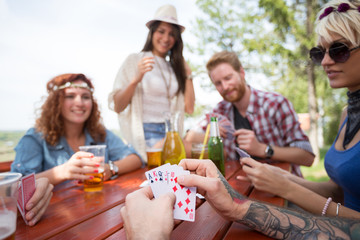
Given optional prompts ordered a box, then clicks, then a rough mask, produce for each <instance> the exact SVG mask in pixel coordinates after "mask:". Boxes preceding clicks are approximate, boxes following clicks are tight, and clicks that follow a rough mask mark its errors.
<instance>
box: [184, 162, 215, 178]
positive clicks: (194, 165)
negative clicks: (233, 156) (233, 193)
mask: <svg viewBox="0 0 360 240" xmlns="http://www.w3.org/2000/svg"><path fill="white" fill-rule="evenodd" d="M179 166H181V167H183V169H184V170H190V171H195V172H196V174H197V175H201V176H204V177H212V176H207V175H206V174H209V173H210V174H211V175H214V174H215V175H214V177H216V176H217V175H216V173H217V168H216V166H215V164H214V163H213V162H212V161H211V160H196V159H183V160H181V161H180V163H179Z"/></svg>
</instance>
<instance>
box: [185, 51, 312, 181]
mask: <svg viewBox="0 0 360 240" xmlns="http://www.w3.org/2000/svg"><path fill="white" fill-rule="evenodd" d="M206 68H207V70H208V74H209V77H210V79H211V81H212V83H213V84H214V85H215V87H216V89H217V91H218V92H219V93H220V95H221V96H222V97H223V101H221V102H220V103H218V105H217V106H216V107H215V108H214V109H213V111H212V113H211V114H215V116H218V119H219V127H220V133H221V136H222V137H223V140H224V141H223V142H224V150H225V152H226V154H227V159H230V160H237V159H239V157H238V156H237V155H236V151H235V147H236V145H237V146H238V147H239V148H240V149H242V150H245V151H246V152H247V153H249V154H250V155H251V157H253V158H255V159H268V160H270V159H271V160H276V161H283V162H289V163H291V165H292V172H293V173H294V174H296V175H298V176H302V175H301V172H300V167H299V165H304V166H311V165H312V163H313V161H314V154H313V152H312V148H311V145H310V143H309V140H308V137H307V136H306V135H305V133H304V132H303V131H302V130H301V128H300V123H299V121H298V119H297V116H296V112H295V111H294V109H293V107H292V104H291V103H290V102H289V101H288V100H287V99H286V98H285V97H283V96H282V95H280V94H277V93H271V92H264V91H260V90H257V89H255V88H253V87H251V86H249V85H248V84H247V83H246V80H245V71H244V68H243V67H242V65H241V62H240V60H239V58H238V56H237V55H236V53H234V52H228V51H222V52H218V53H215V54H214V55H213V56H212V57H211V58H210V60H209V61H208V63H207V64H206ZM208 123H209V118H208V117H206V118H205V119H204V120H202V121H201V122H200V123H199V126H198V127H197V128H196V129H192V130H190V131H189V132H188V134H187V136H186V138H185V140H187V141H189V142H202V141H203V139H204V136H205V130H206V127H207V125H208Z"/></svg>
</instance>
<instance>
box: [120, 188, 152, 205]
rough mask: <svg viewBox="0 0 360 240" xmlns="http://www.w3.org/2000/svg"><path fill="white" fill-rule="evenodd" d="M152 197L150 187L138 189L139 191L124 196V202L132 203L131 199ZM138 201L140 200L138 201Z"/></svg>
mask: <svg viewBox="0 0 360 240" xmlns="http://www.w3.org/2000/svg"><path fill="white" fill-rule="evenodd" d="M153 198H154V195H153V192H152V190H151V188H150V186H147V187H144V188H140V189H139V190H136V191H134V192H132V193H129V194H128V195H127V196H126V202H132V201H131V199H144V200H145V199H148V200H150V199H153ZM139 201H140V200H139Z"/></svg>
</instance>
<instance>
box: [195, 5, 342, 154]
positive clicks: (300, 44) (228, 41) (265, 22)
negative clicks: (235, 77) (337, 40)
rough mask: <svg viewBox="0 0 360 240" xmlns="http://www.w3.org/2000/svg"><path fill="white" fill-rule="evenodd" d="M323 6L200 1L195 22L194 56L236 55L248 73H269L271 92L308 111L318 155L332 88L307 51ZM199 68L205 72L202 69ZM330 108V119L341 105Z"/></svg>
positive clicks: (310, 134)
mask: <svg viewBox="0 0 360 240" xmlns="http://www.w3.org/2000/svg"><path fill="white" fill-rule="evenodd" d="M323 3H324V2H323V1H321V0H302V1H301V0H258V1H245V0H237V1H234V0H197V1H196V4H197V6H198V7H199V9H200V10H201V11H202V12H203V14H202V15H201V16H200V17H198V18H197V19H196V22H195V29H196V31H194V32H193V33H194V35H195V36H196V37H197V38H198V40H199V44H198V45H197V46H195V47H194V46H191V51H192V52H193V53H195V54H198V55H201V56H204V57H205V58H206V59H209V57H210V56H211V55H212V54H213V53H214V52H217V51H221V50H231V51H234V52H236V53H238V55H239V58H240V59H241V61H242V63H243V65H244V68H245V69H246V72H253V73H263V74H265V75H266V76H267V77H268V79H269V80H270V81H271V84H270V85H271V86H269V87H267V89H268V90H273V91H278V92H280V93H282V94H283V95H284V96H286V97H287V98H288V99H289V100H290V101H291V102H292V103H293V105H294V108H295V110H296V111H297V112H309V113H310V119H311V129H310V132H309V138H310V142H311V143H312V147H313V150H314V152H315V154H316V155H317V156H319V147H318V142H317V139H318V136H317V129H318V125H317V124H318V119H319V117H322V115H319V110H318V104H317V103H318V101H320V102H324V101H325V99H326V98H327V97H328V95H326V93H327V91H326V89H327V88H328V85H327V84H326V83H327V78H326V77H325V75H324V73H323V71H322V70H321V69H320V68H318V67H315V66H314V65H313V63H312V61H311V60H310V59H309V55H308V51H309V49H310V48H311V47H313V46H314V45H316V36H315V34H314V22H315V17H316V16H315V14H316V13H317V11H318V9H320V6H321V5H323ZM203 65H204V64H203ZM197 69H198V71H199V72H201V68H200V67H198V68H197ZM341 94H343V93H340V95H341ZM338 99H341V97H339V98H338ZM340 105H341V104H340ZM334 107H335V106H334ZM331 109H332V108H331V106H330V107H328V108H327V109H324V111H325V110H326V111H328V113H331V112H333V115H331V114H330V116H331V119H334V117H333V116H335V115H334V114H337V113H338V109H339V107H338V105H337V107H336V109H337V110H336V111H332V110H331ZM322 112H323V111H322ZM326 115H327V116H329V115H328V114H327V113H326ZM322 120H323V121H320V122H325V123H327V121H328V119H326V118H325V119H322ZM329 138H332V139H334V136H329ZM317 159H318V158H317Z"/></svg>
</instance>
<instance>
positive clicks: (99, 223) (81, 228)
mask: <svg viewBox="0 0 360 240" xmlns="http://www.w3.org/2000/svg"><path fill="white" fill-rule="evenodd" d="M123 206H124V204H121V205H118V206H116V207H114V208H112V209H110V210H108V211H105V212H103V213H101V214H99V215H97V216H95V217H92V218H90V219H89V220H87V221H84V222H82V223H80V224H78V225H76V226H74V227H72V228H70V229H67V230H66V231H64V232H61V233H59V234H57V235H56V236H54V237H52V238H50V239H89V236H91V239H104V238H106V237H108V236H110V235H112V234H113V233H114V232H116V231H119V230H120V229H122V227H123V220H122V218H121V215H120V209H121V208H122V207H123Z"/></svg>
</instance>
